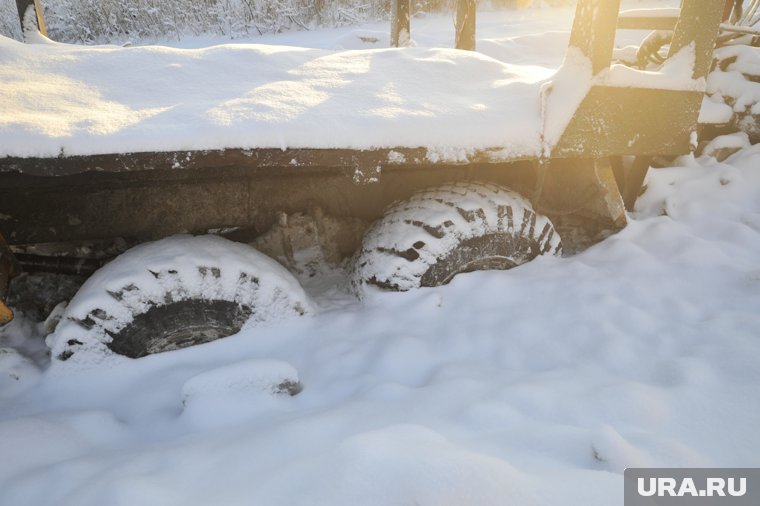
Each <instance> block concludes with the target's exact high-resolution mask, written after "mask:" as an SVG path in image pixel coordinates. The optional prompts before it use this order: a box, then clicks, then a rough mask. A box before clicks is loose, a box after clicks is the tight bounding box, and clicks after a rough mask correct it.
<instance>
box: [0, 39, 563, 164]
mask: <svg viewBox="0 0 760 506" xmlns="http://www.w3.org/2000/svg"><path fill="white" fill-rule="evenodd" d="M548 74H550V72H548V71H547V69H546V68H543V67H532V66H516V65H510V64H506V63H503V62H500V61H497V60H495V59H492V58H490V57H488V56H485V55H483V54H480V53H475V52H465V51H458V50H453V49H430V48H407V49H379V50H355V51H339V52H335V51H326V50H319V49H305V48H296V47H283V46H268V45H258V44H246V45H222V46H215V47H210V48H206V49H192V50H188V49H173V48H168V47H159V46H143V47H118V46H96V47H81V46H73V45H67V44H58V43H53V42H49V41H48V42H46V43H41V44H29V45H25V44H22V43H20V42H16V41H14V40H11V39H8V38H4V37H0V103H2V104H3V111H2V113H0V138H2V139H3V142H2V143H1V144H0V156H11V157H38V158H46V157H57V156H60V155H65V156H77V155H97V154H108V153H135V152H169V151H173V152H177V151H184V150H192V151H199V150H219V149H225V148H239V149H259V148H274V149H282V150H285V149H301V148H309V149H352V150H367V149H378V148H395V147H408V148H426V149H427V150H428V151H430V152H435V150H436V149H438V148H441V149H443V148H442V147H444V146H445V149H446V150H448V151H451V150H457V149H467V150H480V149H499V150H501V151H502V153H503V154H505V155H507V156H508V157H509V158H520V157H534V156H536V155H538V154H539V153H540V150H541V129H542V120H541V103H540V87H541V85H542V83H543V82H544V81H545V80H546V79H547V78H548V77H549V75H548Z"/></svg>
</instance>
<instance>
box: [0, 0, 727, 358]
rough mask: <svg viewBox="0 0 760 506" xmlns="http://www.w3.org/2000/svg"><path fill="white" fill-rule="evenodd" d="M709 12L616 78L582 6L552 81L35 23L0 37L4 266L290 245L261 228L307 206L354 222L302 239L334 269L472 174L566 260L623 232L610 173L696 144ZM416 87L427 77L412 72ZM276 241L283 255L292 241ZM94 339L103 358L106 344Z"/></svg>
mask: <svg viewBox="0 0 760 506" xmlns="http://www.w3.org/2000/svg"><path fill="white" fill-rule="evenodd" d="M22 3H24V4H26V5H30V2H29V0H23V2H22ZM723 6H724V0H684V2H683V8H682V9H681V10H680V15H679V18H678V22H677V24H676V26H675V29H674V31H673V38H672V41H671V44H670V53H672V55H674V56H673V58H671V61H675V62H676V63H677V65H674V66H672V68H669V69H668V72H641V71H639V70H636V69H633V68H629V67H623V68H620V67H621V66H618V65H615V66H611V58H612V49H613V46H614V40H615V33H616V22H617V19H618V15H619V8H620V1H619V0H579V1H578V6H577V9H576V15H575V19H574V22H573V28H572V32H571V35H570V44H569V47H568V50H567V53H566V58H565V61H564V63H563V65H562V66H561V68H560V69H559V70H558V71H557V72H556V74H554V75H553V76H550V75H549V74H548V73H547V74H540V75H538V74H532V73H531V71H530V69H528V68H518V66H515V65H510V64H508V63H505V62H500V61H498V60H495V59H493V58H489V57H487V56H485V55H481V54H477V53H474V52H468V51H456V50H453V49H440V48H424V47H416V48H408V49H403V50H387V51H382V50H381V51H378V50H372V51H361V50H359V51H344V52H335V51H324V50H316V49H304V48H292V47H272V46H264V45H234V46H217V47H215V48H209V49H201V50H180V49H171V48H159V47H149V48H144V47H142V48H141V47H134V48H128V49H125V48H119V47H108V48H105V49H104V48H91V47H76V46H70V45H66V44H50V43H49V41H47V39H44V38H42V37H41V36H37V35H39V34H36V33H35V34H32V33H31V32H33V31H34V30H31V29H30V30H26V31H25V36H28V37H26V40H27V41H28V42H38V44H21V43H19V42H15V41H11V40H8V39H2V38H0V47H2V51H3V57H4V63H5V65H4V66H3V67H2V68H0V73H3V72H4V74H2V75H0V82H2V83H3V85H4V86H5V87H3V86H2V85H0V98H3V97H8V98H7V102H8V104H9V106H10V109H9V110H8V111H7V114H6V116H7V118H8V120H7V121H6V122H5V123H3V124H2V125H0V135H2V136H3V137H4V138H5V139H6V140H7V141H8V142H6V143H2V144H1V145H0V233H2V234H3V236H4V237H5V238H6V239H7V240H8V242H9V244H10V246H11V248H12V249H13V248H15V250H14V252H15V253H19V252H25V251H27V249H26V248H28V247H29V246H31V247H34V246H35V245H39V244H47V243H56V244H60V243H76V242H80V243H81V242H86V241H96V240H98V241H99V240H102V241H115V240H117V239H118V238H124V239H125V240H128V241H131V242H134V243H139V242H141V241H150V240H155V239H159V238H162V237H167V236H171V235H173V234H177V233H183V232H191V233H196V234H203V233H209V232H210V233H217V234H220V235H224V236H225V237H231V238H235V239H236V240H240V241H241V242H252V241H256V240H257V239H261V238H266V237H269V238H270V239H272V240H271V241H268V242H269V243H274V242H276V241H277V240H279V239H280V238H284V237H287V234H286V233H284V232H283V233H279V232H278V233H271V234H270V233H269V232H270V231H272V229H273V228H274V227H276V226H278V225H280V226H281V227H284V228H285V229H286V230H287V228H288V227H289V226H290V225H293V224H295V223H294V222H296V221H301V222H304V223H305V222H306V221H307V220H294V219H281V218H282V217H283V216H286V217H287V216H290V217H292V216H308V215H309V213H310V212H311V211H312V210H318V212H314V213H312V215H313V216H319V215H323V216H330V217H335V218H339V219H341V220H345V222H346V223H349V224H351V228H352V232H351V233H346V234H326V233H322V232H326V230H322V231H320V230H318V231H317V232H319V233H314V234H312V235H313V236H315V237H320V238H322V239H325V238H327V237H336V241H335V242H340V243H341V244H339V245H338V248H337V249H336V251H337V252H338V253H339V254H340V255H344V256H345V255H349V254H350V253H351V252H353V251H354V250H355V246H356V244H358V242H359V241H356V240H355V236H356V235H359V234H354V233H353V229H358V228H362V227H363V224H369V223H372V222H373V221H374V220H377V219H379V218H381V217H382V216H383V211H384V209H386V208H387V206H388V205H389V204H390V203H392V202H394V201H404V200H407V199H409V198H410V197H411V196H412V195H413V194H414V193H415V192H416V191H417V190H421V189H424V188H431V187H435V186H437V185H441V184H444V183H449V182H460V183H463V184H465V182H467V181H484V182H487V183H491V184H496V185H503V186H506V187H509V188H511V189H513V190H517V191H518V192H519V193H521V194H522V195H524V196H525V197H526V198H528V199H529V200H530V202H531V203H532V206H533V209H535V210H536V212H538V213H540V214H541V215H544V216H547V217H548V218H549V219H550V220H551V222H552V223H553V224H554V227H555V228H556V231H558V232H559V235H561V236H562V240H563V248H564V251H571V252H575V251H578V250H580V249H582V248H583V247H586V246H588V245H589V244H591V243H593V242H595V241H598V240H601V239H603V238H604V237H606V236H607V235H609V234H611V233H614V232H616V231H618V230H620V229H621V228H623V227H624V226H625V224H626V215H625V210H624V208H623V199H622V198H621V191H620V187H619V185H616V179H617V180H618V181H625V182H626V188H625V191H626V192H627V194H630V195H634V196H635V195H636V193H637V191H638V189H639V188H640V181H641V180H643V176H642V177H638V176H637V177H628V176H627V175H626V174H623V175H622V176H621V177H615V176H617V175H616V174H615V164H614V161H615V160H616V159H619V158H620V157H626V156H636V157H641V161H640V162H639V163H634V164H632V165H631V166H632V167H640V168H642V170H645V169H646V168H648V164H647V162H646V158H647V157H651V156H655V155H668V156H670V155H682V154H686V153H689V152H690V150H691V149H692V141H693V134H694V132H695V130H696V128H697V118H698V115H699V112H700V107H701V104H702V100H703V98H704V90H703V89H702V88H701V87H700V85H701V84H702V83H703V79H704V78H705V77H706V75H707V73H708V71H709V68H710V64H711V62H712V54H713V50H714V46H715V40H716V37H717V34H718V25H719V23H720V19H721V15H722V12H723ZM24 12H26V13H30V12H31V11H30V10H29V8H28V7H27V8H26V10H24ZM22 18H23V19H25V20H27V21H29V23H28V24H30V25H33V24H34V19H33V18H34V16H31V15H29V16H25V17H24V16H22ZM31 35H35V36H31ZM241 61H245V62H246V64H245V65H241V64H240V62H241ZM147 62H149V63H150V64H146V63H147ZM667 64H668V62H666V65H667ZM17 67H23V68H24V72H18V71H17ZM359 69H361V71H359ZM179 71H181V76H180V75H179V74H177V72H179ZM419 75H423V76H429V77H430V79H429V80H427V81H424V80H423V81H420V80H419V79H410V78H409V76H419ZM4 76H7V77H8V78H7V79H3V77H4ZM209 76H213V77H217V76H223V79H214V80H211V81H209ZM42 81H44V83H41V82H42ZM62 82H63V83H67V86H66V87H62V85H61V83H62ZM167 82H172V83H174V84H175V86H172V90H171V93H166V83H167ZM6 83H10V84H6ZM422 84H424V86H422ZM241 87H242V88H241ZM81 90H86V93H82V92H81ZM379 90H382V92H379ZM212 92H213V97H212V96H210V93H212ZM104 97H105V98H104ZM211 102H213V103H214V104H215V105H218V107H216V106H215V107H209V104H210V103H211ZM400 104H403V106H402V105H400ZM40 107H43V108H44V109H45V111H46V114H40V113H39V112H40V111H39V108H40ZM188 118H190V119H191V120H188ZM618 172H625V167H623V169H621V170H620V171H618ZM135 209H139V210H140V214H139V216H140V219H139V220H136V219H135ZM314 223H315V226H316V227H317V228H319V227H320V226H322V228H324V226H323V225H320V223H327V221H325V220H316V221H315V222H314ZM336 223H337V221H336ZM307 226H309V225H308V224H307ZM344 231H347V232H348V227H346V228H345V229H344ZM547 234H548V232H547ZM260 242H262V243H265V242H267V241H263V240H261V241H260ZM280 242H282V243H283V244H282V245H281V246H282V247H280V248H279V251H280V252H281V253H282V256H285V257H288V256H290V257H293V256H294V255H292V254H290V251H289V249H290V246H291V245H292V244H294V243H295V242H297V241H280ZM323 242H325V241H323ZM327 242H330V241H327ZM413 244H414V243H412V245H413ZM352 245H353V247H354V248H353V249H352ZM275 246H277V245H276V244H275ZM274 249H275V250H276V249H277V248H274ZM407 249H408V248H407ZM487 258H488V257H487ZM27 260H29V259H28V258H27ZM31 260H34V259H31ZM69 260H71V259H69ZM74 261H76V259H75V260H74ZM52 263H54V262H43V261H40V262H36V263H35V265H41V266H45V265H50V264H52ZM491 263H492V262H491V261H490V260H482V259H481V260H476V259H470V263H469V264H467V265H469V267H467V268H471V267H472V268H474V267H484V268H485V267H488V266H489V265H490V264H491ZM29 265H30V262H27V263H23V262H22V267H28V266H29ZM214 265H215V264H214ZM502 265H503V264H502ZM209 266H211V267H213V265H212V264H210V265H209ZM497 266H500V265H498V263H497ZM207 267H208V266H207ZM166 269H167V274H166V275H165V276H167V277H169V276H170V275H172V273H171V272H169V271H170V270H171V269H172V268H171V267H166ZM455 270H456V269H455ZM154 271H155V269H154ZM155 272H159V271H155ZM208 272H210V273H211V274H210V275H211V277H213V276H214V271H213V270H209V271H208ZM224 272H225V271H224V269H222V273H224ZM431 276H432V274H431ZM447 277H448V275H444V274H441V277H440V278H439V281H443V280H445V279H446V278H447ZM156 279H157V281H156V282H158V281H160V280H158V278H156ZM125 286H126V285H125ZM122 288H124V286H117V287H113V290H116V292H115V293H117V294H118V293H119V292H118V290H121V289H122ZM113 290H112V291H113ZM159 300H161V299H159ZM225 300H226V299H225ZM228 302H229V301H228ZM85 309H86V311H85V312H84V313H82V314H77V315H75V316H76V317H77V318H79V319H80V320H81V321H83V322H85V323H87V318H88V316H89V315H90V312H93V311H95V310H96V309H101V308H97V307H96V306H94V305H93V306H88V307H86V308H85ZM73 310H74V309H72V311H73ZM98 314H99V313H97V314H95V313H93V318H95V319H97V318H98ZM106 316H107V315H106ZM100 320H102V318H100ZM93 321H94V320H93ZM130 321H131V320H130ZM67 322H70V321H68V320H67V321H65V322H64V323H63V324H61V325H64V326H63V327H61V330H60V332H57V333H56V334H59V333H62V332H63V329H65V328H69V323H67ZM107 322H108V320H106V323H107ZM106 323H102V324H101V325H102V327H103V328H104V329H107V327H106ZM80 327H81V326H80ZM107 330H109V331H110V332H111V333H116V332H118V331H119V330H121V329H107ZM61 335H63V334H61ZM53 341H54V344H55V346H56V350H57V353H58V354H59V355H61V354H64V352H66V351H71V350H70V349H69V348H67V346H80V347H82V346H88V344H86V343H82V344H77V343H78V341H77V338H76V337H75V336H73V335H72V337H71V338H70V339H68V340H66V339H53ZM69 341H71V343H73V344H69ZM90 343H95V344H98V343H99V345H101V346H102V347H104V348H105V349H108V347H107V346H106V345H107V344H108V343H111V336H110V335H108V334H107V333H106V332H105V331H103V333H102V335H100V338H97V336H96V337H95V338H93V339H91V340H90Z"/></svg>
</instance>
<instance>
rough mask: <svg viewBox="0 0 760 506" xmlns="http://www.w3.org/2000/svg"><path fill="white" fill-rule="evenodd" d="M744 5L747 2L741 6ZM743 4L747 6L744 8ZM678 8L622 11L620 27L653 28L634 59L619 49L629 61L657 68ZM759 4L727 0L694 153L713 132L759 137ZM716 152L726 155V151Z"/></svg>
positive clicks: (667, 54)
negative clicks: (737, 133) (697, 146)
mask: <svg viewBox="0 0 760 506" xmlns="http://www.w3.org/2000/svg"><path fill="white" fill-rule="evenodd" d="M745 4H747V5H746V6H745ZM745 7H746V8H745ZM679 13H680V9H678V8H673V9H671V8H663V9H637V10H633V11H627V12H625V13H621V17H620V22H619V27H623V28H634V29H644V28H647V29H654V30H655V31H653V32H651V33H650V34H649V35H648V36H647V37H646V38H645V39H644V41H643V42H642V43H641V45H640V46H639V47H638V50H637V51H636V52H635V57H632V53H630V52H629V53H627V57H626V53H625V52H621V53H620V55H619V56H620V57H621V59H622V60H623V61H625V62H627V63H628V64H630V65H634V66H637V67H639V68H641V69H646V70H649V71H657V70H658V69H660V68H661V66H662V65H663V64H664V63H665V62H666V61H667V59H668V58H669V57H670V56H671V55H672V52H671V51H669V50H668V45H669V44H670V42H671V39H672V36H673V30H674V29H675V27H676V25H677V22H678V16H679ZM758 26H760V2H756V1H752V2H743V1H740V0H726V2H725V7H724V12H723V22H722V23H721V25H720V33H719V35H718V38H717V40H716V49H715V51H714V53H713V58H714V61H713V63H712V66H711V69H710V73H709V74H708V76H707V83H706V84H707V86H706V96H705V100H704V102H703V105H702V109H701V112H700V115H699V123H700V136H699V148H698V152H699V153H704V152H705V151H704V148H706V147H707V146H708V144H711V142H712V140H713V139H715V138H716V137H718V136H724V135H727V134H729V135H730V134H733V133H735V132H744V133H746V134H747V136H748V137H749V140H750V142H752V143H756V142H758V141H759V140H760V122H758V118H760V105H759V103H760V83H759V82H760V47H758V46H760V28H758ZM721 153H722V154H721V155H719V156H725V155H726V154H727V153H730V149H725V150H723V151H722V152H721Z"/></svg>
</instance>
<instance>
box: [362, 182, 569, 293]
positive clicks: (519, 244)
mask: <svg viewBox="0 0 760 506" xmlns="http://www.w3.org/2000/svg"><path fill="white" fill-rule="evenodd" d="M561 250H562V243H561V241H560V238H559V235H558V234H557V232H556V231H555V230H554V226H553V225H552V223H551V221H549V219H548V218H546V217H545V216H541V215H539V214H536V213H535V212H534V211H533V209H532V208H531V205H530V203H529V202H528V201H527V200H526V199H524V198H523V197H521V196H520V195H519V194H517V193H515V192H513V191H511V190H509V189H507V188H504V187H501V186H498V185H495V184H490V183H474V182H467V183H452V184H447V185H444V186H440V187H436V188H431V189H429V190H424V191H421V192H419V193H417V194H415V195H413V196H412V197H411V198H410V199H409V200H406V201H404V202H400V203H396V204H394V205H392V206H391V207H390V208H389V209H388V210H387V211H386V213H385V215H384V217H383V218H381V219H380V220H379V221H378V222H376V223H375V224H374V225H373V226H372V227H371V228H370V230H369V231H368V232H367V233H366V234H365V236H364V241H363V242H362V247H361V249H360V250H359V252H358V253H357V254H356V255H355V257H354V258H353V265H352V269H351V271H352V272H351V283H352V285H353V286H354V288H355V289H356V290H357V292H358V293H359V294H360V295H361V293H362V292H363V289H364V287H366V286H367V285H374V286H377V287H380V288H384V289H388V290H398V291H405V290H410V289H413V288H417V287H421V286H439V285H443V284H446V283H448V282H449V281H451V279H452V278H453V277H454V276H456V275H457V274H461V273H464V272H471V271H475V270H494V269H509V268H511V267H515V266H517V265H520V264H523V263H525V262H528V261H529V260H532V259H533V258H535V257H536V256H538V255H543V254H547V253H548V254H555V255H558V254H560V253H561Z"/></svg>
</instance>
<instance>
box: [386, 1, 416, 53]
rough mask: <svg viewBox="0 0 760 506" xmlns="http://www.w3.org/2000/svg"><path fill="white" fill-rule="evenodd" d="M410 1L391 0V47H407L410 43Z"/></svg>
mask: <svg viewBox="0 0 760 506" xmlns="http://www.w3.org/2000/svg"><path fill="white" fill-rule="evenodd" d="M410 1H411V0H391V47H408V46H409V44H410V43H411V39H412V35H411V31H410V27H409V24H410V23H409V17H410V16H409V12H410V9H409V4H410Z"/></svg>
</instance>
